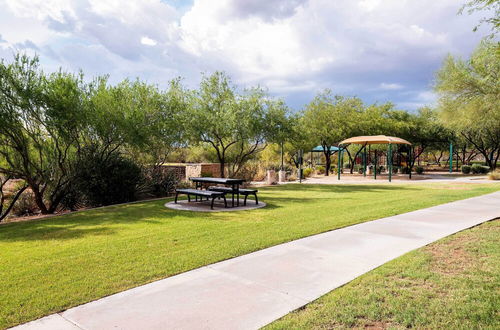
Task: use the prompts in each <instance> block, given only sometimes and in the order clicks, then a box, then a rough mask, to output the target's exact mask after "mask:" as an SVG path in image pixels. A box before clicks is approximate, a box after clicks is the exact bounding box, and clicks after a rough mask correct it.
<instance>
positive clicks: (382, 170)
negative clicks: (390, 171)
mask: <svg viewBox="0 0 500 330" xmlns="http://www.w3.org/2000/svg"><path fill="white" fill-rule="evenodd" d="M378 170H379V172H378V173H382V172H385V166H383V165H380V166H379V168H378Z"/></svg>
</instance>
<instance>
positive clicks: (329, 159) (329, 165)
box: [325, 152, 332, 176]
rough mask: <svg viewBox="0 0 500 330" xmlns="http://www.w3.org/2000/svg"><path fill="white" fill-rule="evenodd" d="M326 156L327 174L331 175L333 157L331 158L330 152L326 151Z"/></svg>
mask: <svg viewBox="0 0 500 330" xmlns="http://www.w3.org/2000/svg"><path fill="white" fill-rule="evenodd" d="M325 158H326V166H325V175H326V176H329V175H330V167H331V166H332V159H331V155H330V152H328V153H325Z"/></svg>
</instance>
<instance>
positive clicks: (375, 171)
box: [373, 150, 377, 180]
mask: <svg viewBox="0 0 500 330" xmlns="http://www.w3.org/2000/svg"><path fill="white" fill-rule="evenodd" d="M374 152H375V167H374V171H373V178H374V179H375V180H377V150H375V151H374Z"/></svg>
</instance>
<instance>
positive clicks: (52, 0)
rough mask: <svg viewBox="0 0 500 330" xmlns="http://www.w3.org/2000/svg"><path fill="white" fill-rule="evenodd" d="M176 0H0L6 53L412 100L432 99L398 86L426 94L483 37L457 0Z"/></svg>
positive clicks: (131, 73)
mask: <svg viewBox="0 0 500 330" xmlns="http://www.w3.org/2000/svg"><path fill="white" fill-rule="evenodd" d="M176 3H177V1H170V2H168V3H166V2H163V1H159V0H141V1H139V0H135V1H132V0H131V1H121V0H106V1H104V0H0V31H2V32H1V34H2V36H1V38H2V39H3V40H4V41H3V42H2V43H1V44H0V48H1V49H2V51H1V52H0V55H2V56H5V55H4V54H5V53H6V52H7V49H15V48H18V49H19V48H20V47H24V48H25V49H27V48H30V49H31V50H36V49H37V52H39V53H40V54H41V58H42V62H43V63H44V65H46V66H48V67H49V68H50V69H55V68H56V67H57V66H64V67H65V68H69V69H72V70H77V69H79V68H82V69H83V70H84V71H85V72H89V73H92V74H97V73H101V74H104V73H109V74H111V77H112V79H115V80H120V79H123V78H125V77H135V76H140V77H141V78H143V79H147V80H149V81H153V82H162V83H163V82H164V81H166V80H168V79H171V78H173V77H175V76H178V75H180V76H183V77H186V82H187V83H188V85H191V86H194V85H195V84H196V83H197V82H198V81H199V79H200V72H207V73H210V72H211V71H214V70H225V71H227V72H228V73H229V74H230V75H231V76H232V77H233V80H234V81H235V82H236V83H239V84H245V85H247V84H252V85H254V84H261V85H263V86H268V87H269V90H270V91H271V92H272V93H275V94H279V95H283V96H285V97H288V98H290V99H293V100H294V102H298V101H297V100H299V99H300V95H303V99H304V100H303V101H307V100H306V99H305V98H306V97H310V95H311V94H312V93H314V92H315V91H317V90H320V89H323V88H327V87H328V88H333V90H334V92H337V93H349V94H356V95H359V96H362V97H363V98H365V99H367V100H368V101H377V100H380V98H387V99H388V100H393V101H395V102H400V103H402V102H406V103H407V104H408V105H409V104H410V103H413V104H414V105H415V104H417V103H419V102H420V103H422V102H426V101H425V98H426V97H427V98H428V99H429V100H430V99H431V97H429V96H426V95H425V94H422V95H420V96H418V95H417V94H415V95H412V96H411V97H410V99H408V95H406V96H405V95H403V94H402V91H401V90H402V89H404V90H405V91H406V90H414V91H419V92H418V93H425V92H426V91H428V90H429V85H430V84H429V82H430V81H431V80H432V79H433V72H434V71H435V70H436V69H437V68H438V67H439V66H440V64H441V61H442V59H443V57H444V56H445V55H446V54H447V53H450V52H451V53H458V54H459V55H462V56H464V55H465V56H467V54H468V53H469V52H470V51H471V50H472V48H473V47H474V46H475V45H476V44H477V42H478V40H479V39H480V37H481V34H479V33H475V34H474V33H472V32H471V30H472V28H473V26H474V25H475V24H476V22H477V17H474V16H457V15H456V11H457V9H458V8H459V7H460V3H457V2H456V0H441V1H435V0H421V1H409V0H384V1H382V0H357V1H353V0H339V1H331V0H292V1H286V2H283V1H279V0H256V1H239V0H218V1H213V0H194V2H193V4H192V6H191V7H190V8H185V7H183V8H182V10H180V11H178V10H177V9H176V8H175V7H173V5H172V4H176ZM144 46H150V47H144ZM151 46H154V47H151ZM9 53H10V51H9ZM381 81H382V83H381ZM396 82H397V83H396ZM373 86H377V88H374V87H373ZM415 93H417V92H415ZM296 105H298V106H300V104H296Z"/></svg>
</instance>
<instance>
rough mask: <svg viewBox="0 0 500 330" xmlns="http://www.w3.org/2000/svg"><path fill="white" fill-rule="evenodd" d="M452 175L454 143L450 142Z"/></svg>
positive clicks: (451, 170) (451, 168) (451, 169)
mask: <svg viewBox="0 0 500 330" xmlns="http://www.w3.org/2000/svg"><path fill="white" fill-rule="evenodd" d="M449 163H450V173H452V172H453V143H451V142H450V161H449Z"/></svg>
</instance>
